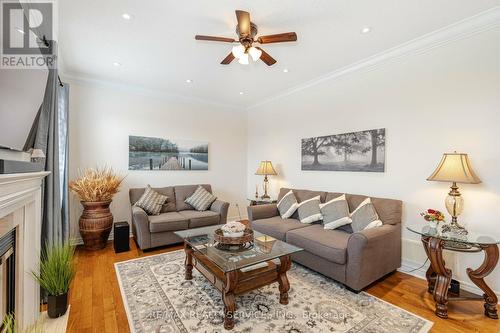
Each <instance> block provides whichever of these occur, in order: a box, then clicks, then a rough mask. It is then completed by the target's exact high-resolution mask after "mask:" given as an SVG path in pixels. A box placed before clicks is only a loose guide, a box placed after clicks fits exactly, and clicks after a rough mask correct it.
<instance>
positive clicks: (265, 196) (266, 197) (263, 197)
mask: <svg viewBox="0 0 500 333" xmlns="http://www.w3.org/2000/svg"><path fill="white" fill-rule="evenodd" d="M260 198H261V199H271V197H270V196H268V195H267V194H264V195H263V196H261V197H260Z"/></svg>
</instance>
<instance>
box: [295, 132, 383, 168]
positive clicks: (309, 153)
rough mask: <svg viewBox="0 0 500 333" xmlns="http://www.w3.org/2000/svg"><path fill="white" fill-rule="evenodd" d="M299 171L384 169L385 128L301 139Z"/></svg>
mask: <svg viewBox="0 0 500 333" xmlns="http://www.w3.org/2000/svg"><path fill="white" fill-rule="evenodd" d="M302 170H319V171H364V172H384V171H385V128H380V129H373V130H366V131H360V132H351V133H342V134H334V135H327V136H318V137H313V138H307V139H302Z"/></svg>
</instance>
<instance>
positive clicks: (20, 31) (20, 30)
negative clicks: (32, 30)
mask: <svg viewBox="0 0 500 333" xmlns="http://www.w3.org/2000/svg"><path fill="white" fill-rule="evenodd" d="M16 30H17V31H18V32H19V33H22V34H23V35H24V34H25V32H24V30H23V29H19V28H16Z"/></svg>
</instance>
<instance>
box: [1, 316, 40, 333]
mask: <svg viewBox="0 0 500 333" xmlns="http://www.w3.org/2000/svg"><path fill="white" fill-rule="evenodd" d="M0 332H1V333H45V330H44V327H43V322H42V321H41V320H40V319H39V320H38V321H37V322H36V323H35V324H33V325H30V326H28V327H26V328H24V329H23V330H20V329H19V327H18V326H17V322H16V320H15V318H14V315H12V314H10V313H9V314H8V315H6V316H5V318H4V319H3V322H2V330H1V331H0Z"/></svg>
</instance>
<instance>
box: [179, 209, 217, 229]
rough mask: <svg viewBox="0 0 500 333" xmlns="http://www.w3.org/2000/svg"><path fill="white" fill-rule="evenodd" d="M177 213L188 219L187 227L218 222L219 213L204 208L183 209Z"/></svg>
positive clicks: (198, 226) (197, 226)
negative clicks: (198, 209)
mask: <svg viewBox="0 0 500 333" xmlns="http://www.w3.org/2000/svg"><path fill="white" fill-rule="evenodd" d="M179 214H181V215H182V216H184V217H185V218H187V219H189V229H192V228H200V227H205V226H209V225H214V224H218V223H219V222H220V214H219V213H216V212H212V211H211V210H206V211H204V212H199V211H196V210H184V211H182V212H179Z"/></svg>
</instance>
